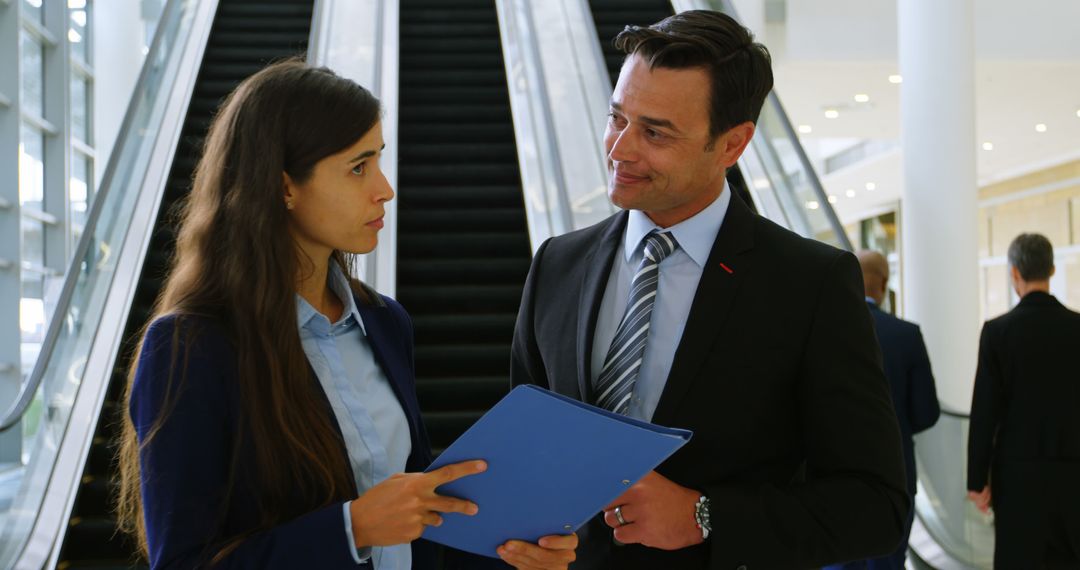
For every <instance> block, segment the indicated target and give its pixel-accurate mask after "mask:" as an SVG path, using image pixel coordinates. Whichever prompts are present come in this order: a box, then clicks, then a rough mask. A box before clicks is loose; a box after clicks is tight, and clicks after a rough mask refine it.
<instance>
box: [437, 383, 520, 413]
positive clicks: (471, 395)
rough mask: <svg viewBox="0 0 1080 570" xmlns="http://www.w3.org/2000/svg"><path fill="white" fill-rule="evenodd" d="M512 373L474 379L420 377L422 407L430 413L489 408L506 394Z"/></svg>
mask: <svg viewBox="0 0 1080 570" xmlns="http://www.w3.org/2000/svg"><path fill="white" fill-rule="evenodd" d="M509 387H510V377H509V376H475V377H470V378H449V379H448V378H417V379H416V393H417V396H418V397H419V399H420V406H421V407H422V408H424V409H425V410H429V411H430V412H442V411H448V410H461V409H469V408H470V407H471V408H478V409H487V408H489V407H491V406H493V405H495V403H496V402H498V401H499V399H500V398H502V397H503V396H504V395H506V391H507V389H509Z"/></svg>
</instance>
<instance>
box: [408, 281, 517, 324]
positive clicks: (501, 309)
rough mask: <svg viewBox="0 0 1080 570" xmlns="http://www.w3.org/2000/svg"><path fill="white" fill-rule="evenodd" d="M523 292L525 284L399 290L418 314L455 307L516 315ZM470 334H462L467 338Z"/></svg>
mask: <svg viewBox="0 0 1080 570" xmlns="http://www.w3.org/2000/svg"><path fill="white" fill-rule="evenodd" d="M521 289H522V286H521V285H439V286H437V287H431V286H422V285H410V286H406V287H398V299H399V300H400V301H401V304H402V305H404V306H405V307H406V308H408V309H409V310H410V311H412V312H415V313H417V314H422V313H426V312H431V311H445V310H446V309H447V308H448V307H453V309H454V310H455V311H462V312H472V313H503V314H509V315H516V314H517V310H518V305H519V304H520V303H521ZM467 332H468V331H464V330H463V331H460V333H459V334H460V335H461V336H465V335H466V334H467Z"/></svg>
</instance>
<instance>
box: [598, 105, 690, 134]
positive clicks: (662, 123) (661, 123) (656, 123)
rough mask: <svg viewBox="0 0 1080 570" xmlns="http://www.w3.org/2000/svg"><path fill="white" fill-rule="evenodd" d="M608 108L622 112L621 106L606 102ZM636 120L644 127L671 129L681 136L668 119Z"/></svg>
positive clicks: (640, 118) (680, 132) (647, 118)
mask: <svg viewBox="0 0 1080 570" xmlns="http://www.w3.org/2000/svg"><path fill="white" fill-rule="evenodd" d="M608 106H610V107H611V108H612V109H614V110H616V111H619V112H620V113H621V112H622V110H623V109H622V105H620V104H618V103H616V102H614V101H610V102H608ZM638 120H639V121H641V122H642V123H645V124H646V125H650V126H653V127H661V128H665V129H671V130H672V131H674V132H675V133H677V134H682V131H680V130H679V127H676V126H675V123H672V122H671V121H669V120H668V119H658V118H656V117H644V116H643V117H638Z"/></svg>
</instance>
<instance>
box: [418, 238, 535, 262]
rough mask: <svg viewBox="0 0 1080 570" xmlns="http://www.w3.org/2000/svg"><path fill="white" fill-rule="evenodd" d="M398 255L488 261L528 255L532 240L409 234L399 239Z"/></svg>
mask: <svg viewBox="0 0 1080 570" xmlns="http://www.w3.org/2000/svg"><path fill="white" fill-rule="evenodd" d="M398 250H399V254H400V255H402V256H406V257H411V258H425V257H430V258H435V259H440V258H448V257H454V258H461V259H481V260H483V259H485V258H488V257H492V256H494V257H502V256H506V255H514V254H518V255H527V254H528V252H529V236H527V235H525V234H524V233H522V232H487V233H460V234H441V233H432V234H406V235H400V236H398Z"/></svg>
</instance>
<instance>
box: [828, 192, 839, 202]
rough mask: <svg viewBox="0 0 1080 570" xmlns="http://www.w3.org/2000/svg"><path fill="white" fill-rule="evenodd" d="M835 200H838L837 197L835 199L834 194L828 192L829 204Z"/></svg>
mask: <svg viewBox="0 0 1080 570" xmlns="http://www.w3.org/2000/svg"><path fill="white" fill-rule="evenodd" d="M837 201H838V199H837V197H836V196H833V195H832V194H829V203H830V204H835V203H836V202H837Z"/></svg>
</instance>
